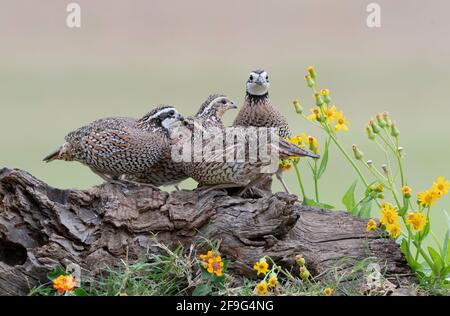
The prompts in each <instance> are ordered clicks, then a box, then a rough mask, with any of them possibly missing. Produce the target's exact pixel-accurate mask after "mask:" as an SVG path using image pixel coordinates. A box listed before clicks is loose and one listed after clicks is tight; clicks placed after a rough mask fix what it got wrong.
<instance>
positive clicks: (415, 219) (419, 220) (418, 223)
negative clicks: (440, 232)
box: [406, 212, 427, 232]
mask: <svg viewBox="0 0 450 316" xmlns="http://www.w3.org/2000/svg"><path fill="white" fill-rule="evenodd" d="M406 222H407V223H408V224H409V225H411V226H412V228H413V229H414V230H415V231H418V232H420V231H422V230H423V228H424V227H425V224H426V223H427V218H426V217H425V215H424V214H423V213H422V212H411V213H408V217H407V219H406Z"/></svg>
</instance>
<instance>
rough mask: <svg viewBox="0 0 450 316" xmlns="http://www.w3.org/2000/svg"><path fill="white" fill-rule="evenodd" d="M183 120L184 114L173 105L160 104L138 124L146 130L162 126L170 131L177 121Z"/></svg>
mask: <svg viewBox="0 0 450 316" xmlns="http://www.w3.org/2000/svg"><path fill="white" fill-rule="evenodd" d="M183 120H184V118H183V116H182V115H181V114H180V113H179V112H178V111H177V109H175V108H174V107H173V106H170V105H159V106H157V107H155V108H154V109H153V110H151V111H150V112H149V113H147V114H146V115H144V117H142V118H141V119H140V120H139V121H138V124H139V125H141V126H142V127H143V128H144V129H146V130H152V129H157V128H162V129H163V130H165V131H167V132H168V131H169V130H170V128H171V127H172V126H173V125H174V124H175V123H177V122H182V121H183Z"/></svg>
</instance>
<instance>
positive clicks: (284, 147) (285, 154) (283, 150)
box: [278, 140, 320, 159]
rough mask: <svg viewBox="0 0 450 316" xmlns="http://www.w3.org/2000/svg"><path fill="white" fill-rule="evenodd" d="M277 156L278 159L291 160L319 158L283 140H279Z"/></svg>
mask: <svg viewBox="0 0 450 316" xmlns="http://www.w3.org/2000/svg"><path fill="white" fill-rule="evenodd" d="M278 150H279V155H280V158H282V159H286V158H292V157H305V156H306V157H311V158H316V159H317V158H320V156H319V155H317V154H315V153H313V152H312V151H310V150H307V149H304V148H301V147H298V146H296V145H294V144H292V143H290V142H287V141H285V140H281V141H280V143H279V147H278Z"/></svg>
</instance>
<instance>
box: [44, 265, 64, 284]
mask: <svg viewBox="0 0 450 316" xmlns="http://www.w3.org/2000/svg"><path fill="white" fill-rule="evenodd" d="M60 275H69V274H68V273H67V272H66V270H64V269H63V268H62V267H60V266H58V267H56V268H55V269H54V270H53V271H50V272H49V273H48V274H47V278H48V279H49V280H50V281H53V280H54V279H56V278H57V277H59V276H60Z"/></svg>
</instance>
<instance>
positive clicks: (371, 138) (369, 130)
mask: <svg viewBox="0 0 450 316" xmlns="http://www.w3.org/2000/svg"><path fill="white" fill-rule="evenodd" d="M366 132H367V137H369V139H370V140H374V139H375V135H374V133H373V131H372V129H371V128H370V125H369V126H367V127H366Z"/></svg>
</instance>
